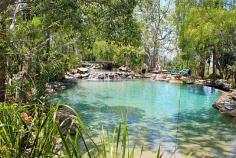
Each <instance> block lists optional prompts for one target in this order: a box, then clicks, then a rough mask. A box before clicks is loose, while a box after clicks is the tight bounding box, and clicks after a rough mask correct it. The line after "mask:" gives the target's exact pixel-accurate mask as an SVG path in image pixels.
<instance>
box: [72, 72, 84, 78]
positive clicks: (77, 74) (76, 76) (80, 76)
mask: <svg viewBox="0 0 236 158" xmlns="http://www.w3.org/2000/svg"><path fill="white" fill-rule="evenodd" d="M74 77H75V78H79V79H82V75H81V74H80V73H76V74H74Z"/></svg>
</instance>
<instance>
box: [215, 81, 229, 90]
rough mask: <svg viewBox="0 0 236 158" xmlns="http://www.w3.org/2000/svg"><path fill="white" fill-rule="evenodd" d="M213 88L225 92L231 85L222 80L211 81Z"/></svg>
mask: <svg viewBox="0 0 236 158" xmlns="http://www.w3.org/2000/svg"><path fill="white" fill-rule="evenodd" d="M213 86H214V87H215V88H218V89H221V90H223V91H227V92H228V91H229V90H230V88H231V85H230V84H229V83H228V82H227V81H226V80H223V79H217V80H215V81H213Z"/></svg>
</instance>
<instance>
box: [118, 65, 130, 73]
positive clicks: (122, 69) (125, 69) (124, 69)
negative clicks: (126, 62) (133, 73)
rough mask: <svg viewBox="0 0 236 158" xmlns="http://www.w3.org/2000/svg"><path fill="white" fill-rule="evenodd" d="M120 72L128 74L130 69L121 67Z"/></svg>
mask: <svg viewBox="0 0 236 158" xmlns="http://www.w3.org/2000/svg"><path fill="white" fill-rule="evenodd" d="M119 70H120V71H123V72H128V71H129V69H128V68H127V67H124V66H121V67H119Z"/></svg>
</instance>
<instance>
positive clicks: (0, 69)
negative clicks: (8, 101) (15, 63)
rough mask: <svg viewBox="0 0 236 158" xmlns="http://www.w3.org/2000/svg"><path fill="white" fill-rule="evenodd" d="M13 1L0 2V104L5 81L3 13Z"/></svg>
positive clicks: (3, 96) (3, 95) (3, 93)
mask: <svg viewBox="0 0 236 158" xmlns="http://www.w3.org/2000/svg"><path fill="white" fill-rule="evenodd" d="M13 2H14V0H2V1H1V2H0V102H4V101H5V83H6V82H5V80H6V47H7V46H6V30H5V23H4V17H3V16H4V12H5V11H6V9H7V7H8V5H10V4H11V3H13Z"/></svg>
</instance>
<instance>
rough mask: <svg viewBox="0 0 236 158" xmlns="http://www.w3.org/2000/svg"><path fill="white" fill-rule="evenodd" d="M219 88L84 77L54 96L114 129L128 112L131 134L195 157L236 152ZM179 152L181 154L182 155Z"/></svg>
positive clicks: (89, 120) (92, 122)
mask: <svg viewBox="0 0 236 158" xmlns="http://www.w3.org/2000/svg"><path fill="white" fill-rule="evenodd" d="M219 95H220V92H219V91H218V90H215V89H213V88H210V87H204V86H197V85H180V84H170V83H165V82H152V81H148V80H144V81H141V80H135V81H120V82H102V81H79V82H78V85H77V86H76V87H74V88H72V89H69V90H66V91H64V92H63V93H61V94H59V95H57V96H55V98H54V99H55V100H57V101H59V102H62V103H67V104H69V105H71V106H72V107H75V108H76V109H77V110H78V111H79V113H80V114H81V117H82V119H83V121H84V122H85V123H86V124H87V125H88V126H92V127H93V129H94V130H100V129H101V128H102V126H103V128H105V129H110V130H111V131H112V130H113V129H114V128H116V127H117V126H118V123H119V122H120V121H121V120H122V119H121V113H123V112H127V113H128V130H129V135H130V140H131V141H133V142H134V143H135V144H138V145H142V144H144V145H145V147H146V148H145V149H146V150H148V151H156V149H157V148H158V146H159V145H161V148H162V149H163V150H164V151H165V154H166V155H170V154H171V153H173V152H174V150H175V149H177V151H176V154H177V155H178V154H182V153H184V154H186V153H189V152H193V155H194V156H195V157H202V156H204V155H205V154H206V155H207V156H208V157H236V126H235V123H234V122H233V121H232V118H229V117H225V116H222V115H221V114H219V112H218V111H217V110H215V109H213V108H212V106H211V105H212V104H213V102H214V101H215V100H216V99H217V97H218V96H219ZM177 157H178V156H177Z"/></svg>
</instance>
